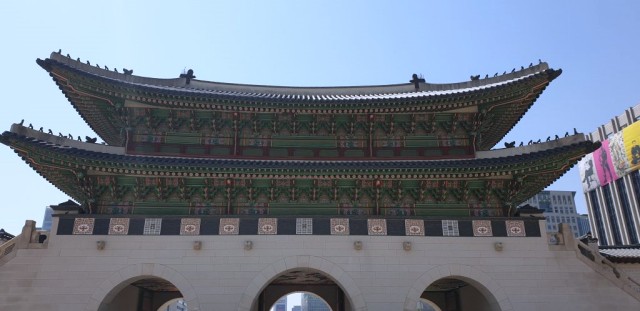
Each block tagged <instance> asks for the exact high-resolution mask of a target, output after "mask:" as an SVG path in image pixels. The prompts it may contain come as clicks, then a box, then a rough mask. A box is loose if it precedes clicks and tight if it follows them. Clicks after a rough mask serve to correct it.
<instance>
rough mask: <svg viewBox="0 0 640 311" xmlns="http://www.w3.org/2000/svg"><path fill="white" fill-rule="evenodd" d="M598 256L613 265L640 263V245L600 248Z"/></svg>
mask: <svg viewBox="0 0 640 311" xmlns="http://www.w3.org/2000/svg"><path fill="white" fill-rule="evenodd" d="M600 254H601V255H602V256H604V257H605V258H607V259H609V260H610V261H611V262H615V263H640V244H636V245H624V246H600Z"/></svg>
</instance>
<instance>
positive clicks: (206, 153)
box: [0, 53, 595, 217]
mask: <svg viewBox="0 0 640 311" xmlns="http://www.w3.org/2000/svg"><path fill="white" fill-rule="evenodd" d="M37 62H38V64H39V65H40V66H41V67H42V68H44V69H45V70H46V71H48V72H49V74H50V75H51V77H52V78H53V80H54V81H55V83H56V84H57V85H58V87H59V88H60V89H61V91H62V92H63V94H64V95H65V96H66V97H67V98H68V99H69V101H70V102H71V104H72V105H73V106H74V107H75V108H76V110H77V111H78V112H79V113H80V115H81V116H82V117H83V118H84V120H85V121H86V122H87V123H88V124H89V125H90V126H91V128H92V129H94V130H95V131H96V133H97V134H98V135H99V136H100V137H101V138H102V139H103V140H104V141H105V142H106V145H100V144H95V143H89V142H79V141H76V140H73V139H69V138H66V137H58V136H54V135H50V134H46V133H44V132H41V131H36V130H33V129H30V128H27V127H24V126H22V125H19V124H14V125H13V126H12V127H11V130H10V131H7V132H4V133H3V134H2V136H0V141H1V142H2V143H4V144H6V145H8V146H10V147H11V148H12V149H14V150H15V152H16V153H18V154H19V155H20V156H21V157H22V158H23V159H24V160H25V161H26V162H27V163H28V164H29V165H30V166H31V167H32V168H34V169H35V170H36V171H37V172H38V173H40V174H41V175H42V176H43V177H44V178H46V179H47V180H49V181H50V182H51V183H52V184H54V185H55V186H56V187H58V188H59V189H61V190H62V191H64V192H65V193H67V194H68V195H69V196H71V197H72V198H73V199H74V200H76V201H77V202H79V203H80V204H81V205H82V209H83V212H85V213H90V214H111V215H121V214H138V215H164V216H167V215H201V216H203V215H212V216H216V215H246V216H250V215H256V216H257V217H265V216H264V215H273V216H307V215H309V216H333V215H342V216H344V217H350V216H364V217H369V216H378V217H380V216H384V217H429V216H433V217H448V216H462V217H465V216H472V217H497V216H510V215H512V212H513V210H512V207H514V206H516V205H517V204H519V203H520V202H522V201H524V200H525V199H527V198H529V197H530V196H532V195H534V194H535V193H537V192H538V191H540V190H542V189H543V188H544V187H546V186H547V185H549V184H550V183H551V182H553V181H554V180H555V179H557V178H558V177H559V176H561V175H562V174H563V173H564V172H566V171H567V170H568V169H569V168H570V167H571V166H573V165H574V164H575V163H576V161H577V160H579V159H580V158H581V157H582V156H584V155H585V154H586V153H589V152H591V151H592V150H593V148H594V147H595V146H594V145H595V144H594V143H592V142H590V141H585V139H584V137H583V136H582V135H573V136H568V137H565V138H560V139H556V140H553V141H549V142H544V143H539V144H532V145H527V146H521V147H515V148H507V149H497V150H490V149H491V148H492V147H494V145H495V144H496V143H497V142H498V141H500V140H501V139H502V138H503V137H504V135H505V134H506V133H507V132H508V131H509V130H510V129H511V128H512V127H513V126H514V125H515V123H517V121H518V120H519V119H520V118H521V117H522V115H523V114H524V113H525V112H526V111H527V110H528V109H529V107H530V106H531V105H532V104H533V102H534V101H535V99H536V98H537V97H538V96H539V95H540V94H541V93H542V91H543V90H544V89H545V87H546V86H547V85H548V84H549V82H550V81H552V80H553V79H555V78H556V77H557V76H558V75H559V74H560V73H561V71H560V70H553V69H549V67H548V65H547V64H546V63H541V64H539V65H537V66H532V67H530V68H526V69H523V70H520V71H516V72H513V73H510V74H505V75H502V76H498V77H495V78H488V79H482V80H472V81H468V82H462V83H455V84H429V83H424V82H419V83H418V82H416V84H413V83H407V84H398V85H387V86H365V87H322V88H310V87H276V86H256V85H238V84H225V83H215V82H207V81H200V80H195V79H193V78H192V77H191V76H192V75H191V76H189V75H181V77H180V78H176V79H152V78H145V77H138V76H133V75H132V74H130V73H127V74H121V73H117V72H112V71H108V70H103V69H100V68H96V67H93V66H90V65H87V64H84V63H81V62H79V61H75V60H72V59H70V58H67V57H64V56H62V55H61V54H59V53H52V54H51V56H50V58H48V59H45V60H40V59H38V61H37ZM342 216H341V217H342Z"/></svg>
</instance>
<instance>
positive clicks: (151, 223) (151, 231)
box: [142, 218, 162, 235]
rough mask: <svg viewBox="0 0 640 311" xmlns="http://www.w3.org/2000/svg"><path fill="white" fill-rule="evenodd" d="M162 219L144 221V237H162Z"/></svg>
mask: <svg viewBox="0 0 640 311" xmlns="http://www.w3.org/2000/svg"><path fill="white" fill-rule="evenodd" d="M161 228H162V218H147V219H145V220H144V231H143V232H142V234H144V235H160V229H161Z"/></svg>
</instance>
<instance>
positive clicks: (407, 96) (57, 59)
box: [38, 52, 560, 107]
mask: <svg viewBox="0 0 640 311" xmlns="http://www.w3.org/2000/svg"><path fill="white" fill-rule="evenodd" d="M38 63H39V64H40V65H41V66H42V67H43V68H45V69H46V70H48V71H50V70H51V68H52V67H54V66H62V67H66V68H67V69H71V70H75V71H79V72H82V73H85V74H88V75H92V76H95V77H101V78H103V79H108V80H112V81H113V82H120V83H124V84H127V85H130V86H138V87H142V88H146V89H149V90H150V91H154V92H158V93H166V92H169V93H172V94H177V95H184V96H189V95H192V96H193V95H195V96H206V97H216V98H219V99H223V100H224V99H226V100H246V101H259V102H274V103H280V104H281V103H284V105H285V106H296V105H300V104H302V103H305V104H307V105H309V104H310V105H313V104H322V105H325V104H334V105H332V106H331V107H339V106H341V105H350V104H353V102H357V101H366V102H367V103H373V104H375V103H377V102H385V101H387V100H390V101H393V102H396V101H397V100H419V99H424V98H426V97H432V96H444V95H455V94H459V95H464V94H470V93H473V92H477V91H483V90H488V89H492V88H496V87H499V86H503V85H507V84H509V83H516V82H518V81H522V80H526V79H528V78H532V77H534V76H537V75H547V74H551V75H552V76H553V77H552V79H553V78H555V77H556V76H557V75H559V72H560V71H556V70H553V69H549V66H548V65H547V63H544V62H543V63H540V64H538V65H535V66H531V67H529V68H523V69H522V70H518V71H514V72H512V73H508V74H504V75H500V76H496V77H492V78H486V79H479V80H474V81H466V82H460V83H446V84H433V83H425V82H421V83H420V88H419V90H416V89H415V88H414V84H413V83H403V84H393V85H377V86H351V87H287V86H268V85H249V84H232V83H220V82H210V81H201V80H195V79H192V80H191V82H190V83H189V84H187V83H186V79H185V78H175V79H157V78H148V77H140V76H134V75H125V74H123V73H118V72H114V71H109V70H106V69H102V68H99V67H95V66H91V65H88V64H85V63H82V62H80V61H77V60H73V59H71V58H68V57H65V56H63V55H61V54H59V53H55V52H54V53H51V56H50V58H48V59H45V60H38Z"/></svg>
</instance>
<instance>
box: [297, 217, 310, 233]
mask: <svg viewBox="0 0 640 311" xmlns="http://www.w3.org/2000/svg"><path fill="white" fill-rule="evenodd" d="M296 234H313V219H312V218H296Z"/></svg>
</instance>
